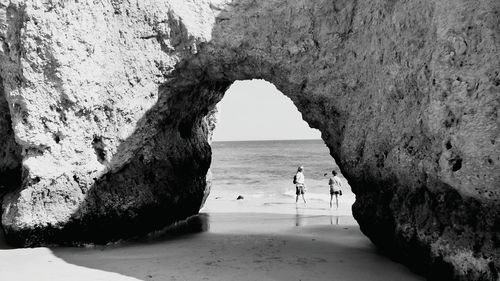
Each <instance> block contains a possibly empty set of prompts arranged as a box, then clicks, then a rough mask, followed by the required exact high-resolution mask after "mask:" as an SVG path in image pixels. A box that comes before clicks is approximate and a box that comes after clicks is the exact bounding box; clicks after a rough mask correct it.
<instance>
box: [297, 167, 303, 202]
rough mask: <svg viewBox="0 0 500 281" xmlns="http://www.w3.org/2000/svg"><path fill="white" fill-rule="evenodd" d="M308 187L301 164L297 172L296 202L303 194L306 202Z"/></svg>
mask: <svg viewBox="0 0 500 281" xmlns="http://www.w3.org/2000/svg"><path fill="white" fill-rule="evenodd" d="M305 189H306V184H305V178H304V167H303V166H300V167H299V168H298V169H297V173H296V174H295V194H296V195H297V196H296V197H295V203H297V202H298V201H299V196H300V195H302V200H304V203H306V198H305V197H304V193H305Z"/></svg>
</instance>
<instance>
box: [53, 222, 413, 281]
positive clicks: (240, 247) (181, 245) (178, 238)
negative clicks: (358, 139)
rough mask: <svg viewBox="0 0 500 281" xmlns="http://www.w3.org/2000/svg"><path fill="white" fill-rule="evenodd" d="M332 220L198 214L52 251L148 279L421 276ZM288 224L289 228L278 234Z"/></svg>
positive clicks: (81, 262) (72, 260)
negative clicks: (115, 240) (109, 241)
mask: <svg viewBox="0 0 500 281" xmlns="http://www.w3.org/2000/svg"><path fill="white" fill-rule="evenodd" d="M193 219H194V221H191V222H189V221H190V220H193ZM261 220H263V221H261ZM328 220H330V218H329V217H328V216H321V217H320V216H318V217H310V218H308V217H304V218H303V222H304V223H305V226H303V227H300V228H297V227H294V225H295V218H294V215H273V214H256V213H252V214H245V213H243V214H239V217H238V216H235V215H234V214H214V216H210V217H207V216H203V215H200V216H196V217H192V218H190V219H189V220H188V221H187V222H186V224H185V225H184V226H180V225H179V228H175V227H174V228H170V229H169V230H168V231H166V232H165V235H166V236H165V238H162V237H155V238H153V239H152V240H147V241H145V240H142V241H138V242H137V243H126V244H124V245H120V246H118V247H117V246H115V245H111V246H107V247H95V248H86V249H85V248H54V249H52V252H53V254H54V255H56V256H57V257H59V258H61V259H63V260H64V261H66V262H68V263H71V264H75V265H78V266H82V267H85V268H91V269H97V270H103V271H106V272H116V273H120V274H122V275H125V276H130V277H134V278H137V279H140V280H144V281H147V280H170V279H177V280H203V279H205V280H268V279H270V278H272V280H293V278H294V276H295V277H297V276H302V277H300V278H304V279H307V280H325V279H328V278H331V276H342V279H343V280H375V281H376V280H423V278H421V277H419V276H417V275H414V274H412V273H411V272H409V271H408V270H407V269H406V268H405V267H403V266H401V265H399V264H397V263H395V262H392V261H390V260H389V259H387V258H386V257H384V256H381V255H379V254H377V252H376V249H375V247H374V246H373V245H372V244H371V243H370V242H369V240H368V239H367V238H366V237H364V236H363V235H362V234H361V233H360V232H359V229H358V227H357V226H355V225H353V226H350V225H341V226H336V225H328V223H325V222H327V221H328ZM200 222H201V224H202V225H205V224H209V225H213V226H214V230H208V231H206V232H205V231H203V232H198V230H199V226H200V225H199V223H200ZM317 222H320V223H321V225H317V224H316V223H317ZM323 223H325V224H323ZM188 225H191V226H188ZM283 226H287V227H286V228H285V229H286V230H283V231H280V232H279V233H276V230H279V229H282V227H283ZM202 228H204V226H202ZM189 229H192V230H194V231H191V230H189ZM236 229H238V233H237V234H234V233H233V231H234V230H236ZM353 268H363V270H354V271H353V270H352V269H353ZM270 276H271V277H270Z"/></svg>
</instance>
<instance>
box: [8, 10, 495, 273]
mask: <svg viewBox="0 0 500 281" xmlns="http://www.w3.org/2000/svg"><path fill="white" fill-rule="evenodd" d="M30 2H31V1H27V2H23V1H19V2H12V1H0V8H1V9H0V11H1V12H0V40H2V43H3V49H2V51H1V53H0V62H1V69H0V71H1V76H2V78H3V84H4V90H5V92H4V95H2V96H5V99H6V101H7V103H8V105H9V109H10V113H11V115H12V128H13V130H14V133H15V140H16V143H17V145H19V146H20V147H22V150H23V155H22V159H23V160H22V161H23V175H22V184H19V186H18V187H19V189H17V190H15V191H12V192H9V193H8V194H7V195H6V196H5V197H4V199H3V204H2V209H3V215H2V224H3V227H4V230H5V232H6V234H7V237H8V238H9V239H10V240H11V241H12V242H13V243H17V244H19V245H37V244H40V243H74V242H86V241H91V242H105V241H108V240H112V239H118V238H120V237H127V236H130V235H134V234H137V233H143V232H147V231H150V230H152V229H157V228H159V227H162V226H164V225H166V224H168V223H171V222H173V221H175V220H177V219H181V218H184V217H186V216H189V215H191V214H194V213H196V212H197V211H198V209H199V206H200V204H202V202H203V200H204V197H206V195H207V194H208V192H209V185H207V182H209V180H208V181H207V179H206V178H205V176H206V175H207V171H208V168H209V165H210V154H211V152H210V146H209V144H208V142H209V137H210V131H211V128H213V122H212V120H213V118H211V112H212V110H213V108H214V106H215V104H216V103H217V102H218V101H219V100H220V99H221V98H222V96H223V95H224V92H225V90H226V89H227V87H228V86H229V85H230V84H231V83H232V82H233V81H235V80H242V79H252V78H259V79H265V80H267V81H269V82H272V83H273V84H274V85H276V87H277V88H278V89H280V90H281V91H282V92H283V93H284V94H285V95H287V96H289V97H290V98H291V99H292V100H293V101H294V103H295V104H296V106H297V108H298V109H299V110H300V111H301V112H302V114H303V117H304V119H305V120H306V121H307V122H308V123H309V124H310V125H311V126H313V127H315V128H318V129H320V130H321V132H322V136H323V139H324V141H325V143H326V144H327V145H328V147H329V148H330V151H331V154H332V156H333V157H334V158H335V159H336V162H337V163H338V164H339V166H340V167H341V169H342V173H343V174H344V175H345V176H346V177H347V179H348V180H349V183H350V184H351V186H352V188H353V191H354V192H355V193H356V197H357V201H356V203H355V205H354V206H353V213H354V215H355V217H356V219H357V220H358V222H359V224H360V226H361V229H362V231H363V232H364V233H365V234H366V235H367V236H368V237H370V238H371V239H372V241H373V242H374V243H375V244H377V245H379V246H380V247H381V248H382V249H384V250H386V251H387V252H388V253H389V254H391V255H394V256H396V257H397V258H399V259H400V260H403V261H405V262H407V263H408V264H410V265H411V266H413V267H415V268H416V269H417V270H422V271H424V272H427V274H428V277H429V278H431V279H432V278H436V279H439V278H447V279H451V278H454V279H457V280H495V279H498V272H499V270H500V256H499V252H500V250H499V247H500V242H499V241H500V236H499V235H500V234H499V233H500V202H499V199H500V144H499V143H500V137H499V124H500V122H499V121H500V119H499V118H500V117H499V115H498V108H499V103H500V74H499V72H500V56H499V54H500V50H499V48H500V47H499V46H500V3H499V2H498V1H495V0H492V1H488V0H472V1H462V2H460V3H456V1H446V0H439V1H430V0H422V1H411V2H404V1H389V0H384V1H383V0H380V1H369V2H367V3H364V2H360V1H341V0H339V1H333V2H332V1H305V0H302V1H301V0H293V1H284V0H274V1H260V0H259V1H250V0H233V1H222V0H220V1H196V0H192V1H183V2H182V3H178V2H177V1H145V2H144V3H135V2H134V3H132V2H129V1H103V3H100V4H93V3H90V2H85V1H83V2H78V3H76V2H75V3H73V2H65V3H56V4H43V5H42V4H40V5H38V4H33V3H30ZM141 2H142V1H141ZM1 104H2V103H1V99H0V105H1ZM1 108H2V107H0V109H1ZM3 108H5V106H4V107H3ZM2 112H3V111H2ZM2 124H3V123H2ZM6 124H7V123H6ZM4 127H5V126H3V125H2V126H1V127H0V129H2V130H4V129H3V128H4ZM5 128H6V129H5V130H9V126H6V127H5ZM7 136H8V134H7ZM11 136H12V134H11ZM10 139H12V137H11V138H10ZM5 147H7V146H2V149H10V148H5ZM13 147H15V145H14V146H13ZM9 151H16V150H15V149H14V150H12V149H10V150H9ZM13 155H19V154H16V153H14V154H13ZM4 159H7V158H4ZM12 159H18V160H17V162H16V161H13V162H12V163H19V159H20V158H19V157H18V158H16V157H13V158H12ZM2 161H4V160H2ZM2 163H3V162H2ZM12 165H13V166H16V165H15V164H12ZM1 169H2V166H0V172H1ZM132 226H133V227H132Z"/></svg>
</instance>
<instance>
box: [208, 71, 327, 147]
mask: <svg viewBox="0 0 500 281" xmlns="http://www.w3.org/2000/svg"><path fill="white" fill-rule="evenodd" d="M218 108H219V118H218V123H217V127H216V129H215V133H214V137H213V140H214V141H233V140H287V139H291V140H294V139H320V138H321V134H320V132H319V131H318V130H316V129H311V128H310V127H309V125H307V123H306V122H305V121H304V120H302V116H301V114H300V112H299V111H298V110H297V108H296V107H295V105H294V104H293V103H292V101H291V100H290V99H289V98H287V97H286V96H285V95H283V94H282V93H281V92H280V91H278V90H277V89H276V87H274V85H273V84H271V83H269V82H266V81H264V80H245V81H236V82H234V83H233V85H231V87H230V88H229V89H228V90H227V92H226V95H225V96H224V98H223V99H222V101H221V102H220V103H219V104H218Z"/></svg>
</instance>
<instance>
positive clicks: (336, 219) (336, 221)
mask: <svg viewBox="0 0 500 281" xmlns="http://www.w3.org/2000/svg"><path fill="white" fill-rule="evenodd" d="M333 217H335V224H336V225H339V216H330V224H331V225H333Z"/></svg>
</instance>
